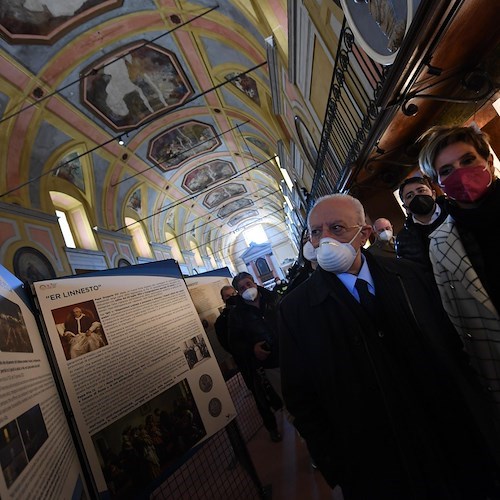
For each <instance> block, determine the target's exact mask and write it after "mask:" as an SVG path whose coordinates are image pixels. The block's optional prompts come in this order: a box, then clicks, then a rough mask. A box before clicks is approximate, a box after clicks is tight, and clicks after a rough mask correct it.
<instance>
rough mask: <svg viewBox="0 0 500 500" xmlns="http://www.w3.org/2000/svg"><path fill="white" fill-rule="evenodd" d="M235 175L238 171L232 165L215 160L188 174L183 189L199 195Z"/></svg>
mask: <svg viewBox="0 0 500 500" xmlns="http://www.w3.org/2000/svg"><path fill="white" fill-rule="evenodd" d="M235 173H236V169H235V168H234V165H233V164H232V163H230V162H228V161H224V160H213V161H210V162H208V163H205V164H204V165H202V166H201V167H197V168H194V169H193V170H191V171H190V172H189V173H187V174H186V176H185V177H184V180H183V181H182V187H183V188H184V189H186V190H187V191H189V192H190V193H198V192H199V191H202V190H203V189H206V188H207V187H209V186H211V185H212V184H215V183H217V182H219V181H222V180H224V179H228V178H229V177H231V176H232V175H234V174H235Z"/></svg>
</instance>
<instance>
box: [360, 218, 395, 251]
mask: <svg viewBox="0 0 500 500" xmlns="http://www.w3.org/2000/svg"><path fill="white" fill-rule="evenodd" d="M373 231H374V233H375V241H374V242H373V243H372V244H371V245H370V246H369V247H368V249H367V252H368V253H371V254H372V255H381V256H383V257H392V258H394V259H395V258H396V250H395V248H394V230H393V227H392V224H391V221H390V220H389V219H385V218H384V217H380V218H379V219H377V220H376V221H375V222H374V223H373Z"/></svg>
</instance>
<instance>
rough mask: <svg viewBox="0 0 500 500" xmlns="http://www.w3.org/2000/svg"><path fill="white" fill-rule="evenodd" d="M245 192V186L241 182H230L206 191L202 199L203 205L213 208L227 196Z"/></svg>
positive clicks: (227, 198)
mask: <svg viewBox="0 0 500 500" xmlns="http://www.w3.org/2000/svg"><path fill="white" fill-rule="evenodd" d="M246 192H247V190H246V188H245V186H243V184H238V183H236V182H231V183H229V184H225V185H224V186H221V187H219V188H215V189H214V190H213V191H210V193H208V194H207V195H206V196H205V198H204V199H203V205H205V206H206V207H207V208H214V207H216V206H218V205H220V204H221V203H222V202H224V201H226V200H229V198H232V197H233V196H238V195H240V194H244V193H246Z"/></svg>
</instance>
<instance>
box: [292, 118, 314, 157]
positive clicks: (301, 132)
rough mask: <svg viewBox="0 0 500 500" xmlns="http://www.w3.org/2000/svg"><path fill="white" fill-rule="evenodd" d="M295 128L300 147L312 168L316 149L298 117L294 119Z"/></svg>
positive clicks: (309, 134)
mask: <svg viewBox="0 0 500 500" xmlns="http://www.w3.org/2000/svg"><path fill="white" fill-rule="evenodd" d="M295 128H296V130H297V135H298V137H299V141H300V145H301V146H302V150H303V151H304V153H305V155H306V157H307V159H308V160H309V163H310V164H311V165H312V166H313V167H314V166H315V165H316V160H317V158H318V148H317V147H316V144H315V143H314V140H313V138H312V135H311V133H310V132H309V130H308V128H307V127H306V125H305V123H304V122H303V121H302V119H301V118H300V117H299V116H296V117H295Z"/></svg>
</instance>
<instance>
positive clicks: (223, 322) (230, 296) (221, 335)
mask: <svg viewBox="0 0 500 500" xmlns="http://www.w3.org/2000/svg"><path fill="white" fill-rule="evenodd" d="M236 295H238V292H237V291H236V290H235V289H234V287H232V286H231V285H225V286H223V287H222V288H221V289H220V296H221V298H222V300H223V301H224V304H225V305H226V306H225V307H224V309H223V310H222V312H221V313H220V315H219V317H218V318H217V319H216V320H215V323H214V328H215V335H217V340H218V341H219V343H220V345H221V346H222V347H223V348H224V350H225V351H227V352H230V350H229V339H228V321H229V311H230V310H231V307H234V306H235V305H236V299H235V297H236Z"/></svg>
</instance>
